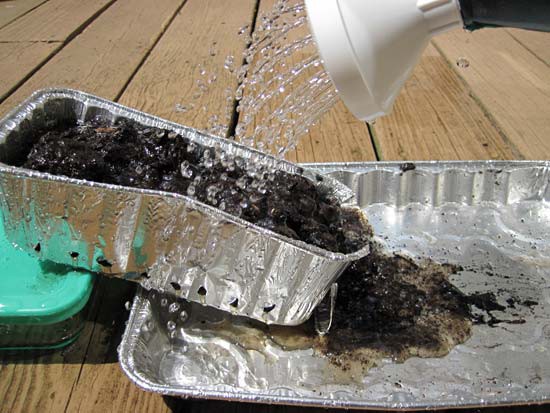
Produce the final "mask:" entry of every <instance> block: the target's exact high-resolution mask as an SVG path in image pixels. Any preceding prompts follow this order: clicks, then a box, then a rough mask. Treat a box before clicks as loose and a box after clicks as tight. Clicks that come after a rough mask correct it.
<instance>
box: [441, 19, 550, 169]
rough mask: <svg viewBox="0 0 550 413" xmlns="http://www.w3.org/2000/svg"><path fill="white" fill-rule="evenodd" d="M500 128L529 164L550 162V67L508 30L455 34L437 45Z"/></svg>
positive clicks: (442, 37)
mask: <svg viewBox="0 0 550 413" xmlns="http://www.w3.org/2000/svg"><path fill="white" fill-rule="evenodd" d="M435 43H436V45H437V46H438V47H439V49H440V50H441V52H442V53H443V54H444V55H445V57H446V58H447V59H448V61H449V62H451V63H452V62H456V61H457V59H458V58H460V57H464V58H466V59H467V60H468V61H469V62H470V65H469V66H468V67H465V68H459V67H456V66H455V68H456V71H457V72H458V73H459V74H460V76H462V77H463V78H464V80H465V81H466V82H467V84H468V86H469V87H470V88H471V91H472V93H473V94H474V95H475V96H476V98H477V99H479V101H480V103H481V104H482V105H483V107H484V108H485V110H486V111H487V112H489V113H490V114H491V116H492V117H493V119H494V120H495V121H496V123H497V125H498V127H499V128H500V129H501V130H502V131H503V133H504V134H506V136H507V137H508V139H509V140H510V141H511V142H512V143H513V144H514V145H515V146H516V147H517V148H518V150H519V151H520V153H521V154H522V155H523V156H524V157H525V158H527V159H540V158H543V159H547V158H548V157H549V156H550V140H549V139H548V136H550V121H549V119H550V67H549V66H548V65H547V64H546V63H544V62H543V61H541V60H540V59H538V58H537V57H536V56H535V55H533V53H531V52H530V51H529V50H527V49H526V48H525V47H523V46H522V44H520V43H519V42H518V41H516V40H515V39H514V38H513V37H512V36H511V35H510V33H508V32H507V31H506V30H480V31H478V32H474V33H466V32H463V31H454V32H451V33H448V34H445V35H442V36H440V37H438V38H436V40H435Z"/></svg>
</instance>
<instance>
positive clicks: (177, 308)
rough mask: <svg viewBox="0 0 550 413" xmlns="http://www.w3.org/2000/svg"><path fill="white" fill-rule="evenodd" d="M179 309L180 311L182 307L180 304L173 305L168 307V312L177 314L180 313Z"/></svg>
mask: <svg viewBox="0 0 550 413" xmlns="http://www.w3.org/2000/svg"><path fill="white" fill-rule="evenodd" d="M179 309H180V305H179V304H178V303H172V304H170V306H169V307H168V311H170V312H171V313H176V312H178V310H179Z"/></svg>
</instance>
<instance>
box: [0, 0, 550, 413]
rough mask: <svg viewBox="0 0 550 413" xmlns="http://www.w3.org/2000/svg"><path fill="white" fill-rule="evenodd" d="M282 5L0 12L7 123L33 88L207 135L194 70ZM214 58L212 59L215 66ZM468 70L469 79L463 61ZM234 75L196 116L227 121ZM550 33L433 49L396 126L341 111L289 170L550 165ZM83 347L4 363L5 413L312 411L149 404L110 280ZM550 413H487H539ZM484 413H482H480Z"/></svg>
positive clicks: (512, 33) (456, 37) (235, 47)
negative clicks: (127, 360)
mask: <svg viewBox="0 0 550 413" xmlns="http://www.w3.org/2000/svg"><path fill="white" fill-rule="evenodd" d="M272 3H273V0H231V1H228V0H226V1H223V0H162V1H158V2H152V1H150V0H94V1H84V0H11V1H0V115H3V114H5V113H6V112H7V111H9V110H10V109H11V108H13V107H14V106H15V105H16V104H18V103H19V102H20V101H21V100H22V99H24V98H26V97H27V96H29V94H30V93H31V92H33V91H34V90H36V89H40V88H44V87H51V86H63V87H71V88H76V89H80V90H84V91H87V92H91V93H93V94H96V95H99V96H102V97H105V98H107V99H112V100H115V101H118V102H121V103H123V104H126V105H129V106H132V107H135V108H138V109H142V110H144V111H147V112H150V113H152V114H155V115H159V116H161V117H164V118H168V119H171V120H174V121H176V122H181V123H185V124H188V125H190V126H194V127H198V128H205V127H206V126H207V124H208V114H207V113H205V112H204V111H201V110H199V109H196V110H191V111H189V112H186V113H181V112H176V111H175V110H174V106H175V104H176V103H178V102H181V103H185V102H189V101H191V95H192V94H193V93H194V88H193V81H194V79H195V78H196V73H197V70H198V67H199V65H201V64H204V62H206V61H209V62H210V63H209V65H211V66H212V67H221V66H223V60H224V58H225V56H227V55H230V54H231V55H235V56H240V55H241V53H242V51H243V50H244V47H245V44H244V42H243V40H242V39H241V38H240V37H239V36H238V35H237V32H238V29H239V27H241V26H243V25H245V24H249V25H250V24H251V23H252V22H253V21H254V19H255V16H256V14H257V12H258V10H264V9H267V8H269V7H270V5H271V4H272ZM212 48H215V56H210V54H211V51H212ZM459 58H465V59H467V60H468V62H469V66H468V67H459V66H458V65H457V64H456V62H457V59H459ZM236 86H237V85H236V82H235V80H234V79H232V78H231V77H230V76H227V77H224V76H223V74H222V75H221V76H219V77H218V81H217V82H216V83H214V84H213V85H211V87H210V89H209V91H208V93H205V94H204V95H203V96H201V97H200V99H199V101H198V103H197V107H199V106H201V105H203V104H208V105H209V108H211V110H212V112H214V113H220V112H222V111H223V105H224V104H225V98H224V96H225V93H226V89H227V88H232V89H234V88H236ZM549 157H550V34H543V33H532V32H523V31H519V30H487V31H480V32H478V33H477V32H476V33H474V34H469V33H465V32H463V31H461V30H457V31H455V32H452V33H450V34H447V35H444V36H442V37H439V38H437V39H436V40H435V41H434V42H433V43H432V44H431V45H430V46H429V47H428V49H427V50H426V52H425V54H424V56H423V58H422V61H421V63H420V65H419V66H418V67H417V69H416V71H415V72H414V75H413V76H412V78H411V79H410V80H409V82H408V83H407V86H406V88H405V90H404V91H403V93H402V94H401V96H400V97H399V99H398V102H397V104H396V106H395V110H394V112H393V114H392V115H391V116H388V117H386V118H384V119H380V120H379V121H377V123H376V124H375V125H374V126H372V127H368V126H367V125H366V124H365V123H362V122H359V121H357V120H355V119H354V118H353V117H352V116H351V115H350V114H349V113H348V112H347V111H346V109H345V108H344V106H343V105H341V104H340V105H337V106H336V107H335V108H334V110H332V111H331V112H330V113H329V114H327V115H326V116H325V117H324V119H323V120H322V121H321V122H320V124H319V125H318V126H317V127H315V128H313V129H312V130H311V132H310V133H309V135H308V136H307V137H305V138H304V139H303V140H302V142H301V144H300V146H299V147H298V149H297V150H296V151H295V152H294V153H292V154H290V155H289V159H291V160H294V161H299V162H309V161H312V162H313V161H315V162H324V161H374V160H427V159H436V160H437V159H549ZM98 292H99V294H98V297H97V300H96V301H95V303H94V306H93V308H92V311H91V314H90V317H89V321H88V322H87V324H86V327H85V330H84V332H83V334H82V335H81V337H80V338H79V340H78V341H77V343H75V344H74V345H73V346H71V347H70V348H69V349H66V350H63V351H59V352H55V353H53V354H49V355H45V356H44V355H43V356H35V355H31V354H26V355H23V356H21V355H20V356H5V355H4V356H0V357H2V358H1V360H2V363H1V365H0V412H9V413H16V412H41V413H46V412H52V413H57V412H107V411H114V412H119V413H123V412H128V413H131V412H132V413H133V412H143V413H144V412H170V411H172V412H244V411H247V412H248V411H250V412H306V411H312V410H313V409H300V408H290V407H276V406H260V405H246V404H237V403H225V402H216V401H194V400H189V401H183V400H178V399H173V398H169V397H162V396H160V395H158V394H153V393H147V392H144V391H141V390H140V389H138V388H137V387H136V386H134V385H133V384H132V383H131V382H130V381H129V380H128V379H127V378H126V377H125V376H124V374H123V373H122V371H121V370H120V368H119V366H118V364H117V357H116V347H117V345H118V343H119V341H120V337H121V333H122V330H123V329H124V322H125V320H126V318H127V316H128V313H127V311H126V310H125V309H124V302H125V301H127V300H129V299H131V297H132V295H133V293H134V289H133V286H131V285H127V284H126V283H124V282H113V281H108V280H101V281H100V282H99V286H98ZM548 409H549V407H548V406H546V407H544V406H539V407H513V408H508V409H500V408H499V409H487V410H486V411H487V412H491V413H494V412H497V411H498V412H508V413H511V412H543V411H548ZM476 411H477V410H476Z"/></svg>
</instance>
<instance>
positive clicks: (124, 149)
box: [23, 119, 370, 253]
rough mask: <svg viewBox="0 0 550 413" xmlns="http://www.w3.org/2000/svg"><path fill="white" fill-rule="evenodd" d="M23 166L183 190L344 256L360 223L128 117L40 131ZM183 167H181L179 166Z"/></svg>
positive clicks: (356, 245)
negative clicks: (113, 122) (111, 121)
mask: <svg viewBox="0 0 550 413" xmlns="http://www.w3.org/2000/svg"><path fill="white" fill-rule="evenodd" d="M35 141H36V142H35V144H34V145H33V146H32V149H31V151H30V153H29V155H28V157H27V159H26V161H25V162H24V164H23V167H25V168H28V169H33V170H36V171H41V172H48V173H51V174H54V175H61V176H67V177H70V178H77V179H85V180H88V181H94V182H102V183H109V184H115V185H122V186H129V187H136V188H143V189H153V190H162V191H167V192H174V193H178V194H183V195H188V196H192V197H194V198H196V199H197V200H199V201H201V202H204V203H206V204H209V205H211V206H214V207H217V208H219V209H222V210H224V211H226V212H228V213H230V214H232V215H234V216H237V217H241V218H243V219H245V220H247V221H249V222H252V223H254V224H257V225H260V226H262V227H264V228H267V229H270V230H272V231H274V232H277V233H279V234H282V235H285V236H287V237H290V238H293V239H297V240H302V241H305V242H307V243H309V244H313V245H316V246H318V247H321V248H323V249H326V250H329V251H335V252H341V253H351V252H354V251H357V250H359V249H360V248H362V247H363V246H364V245H365V244H366V243H367V241H368V239H369V236H370V234H369V230H368V226H367V225H366V224H365V222H364V220H363V219H362V218H361V217H359V216H358V215H357V214H356V213H355V212H353V211H350V210H346V209H344V208H342V207H341V206H340V205H339V203H338V201H337V200H336V198H335V197H333V196H331V194H330V191H329V190H328V189H327V188H326V187H325V186H324V185H323V183H322V181H323V179H322V177H319V178H318V181H319V182H317V183H313V182H312V181H310V180H309V179H306V178H304V177H302V176H300V175H293V174H289V173H285V172H282V171H267V170H265V169H260V168H257V167H256V166H255V165H252V166H251V165H248V164H247V162H245V161H244V160H243V159H240V158H239V159H237V158H234V157H230V156H229V155H226V154H221V152H220V150H219V149H218V150H217V151H215V150H214V149H213V148H205V147H201V146H199V145H196V144H194V143H191V142H190V141H189V140H188V139H187V138H185V137H182V136H181V135H178V134H176V133H175V132H171V131H169V130H164V129H158V128H151V127H146V126H142V125H140V124H138V123H135V122H133V121H130V120H125V119H123V120H120V121H118V122H117V123H116V124H115V125H111V124H109V123H107V122H102V121H93V122H87V123H84V124H78V125H77V124H73V125H68V126H66V127H64V128H59V126H56V127H52V128H51V129H49V130H44V131H41V134H40V136H39V137H37V138H36V139H35ZM182 164H183V167H182Z"/></svg>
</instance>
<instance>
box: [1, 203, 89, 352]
mask: <svg viewBox="0 0 550 413" xmlns="http://www.w3.org/2000/svg"><path fill="white" fill-rule="evenodd" d="M0 214H1V212H0ZM0 218H1V215H0ZM93 286H94V276H93V274H89V273H82V272H76V271H69V270H68V269H67V268H66V267H63V266H59V265H56V264H51V263H43V262H40V261H39V260H38V259H36V258H33V257H31V256H29V255H27V254H26V253H25V252H22V251H19V250H18V249H16V248H14V247H13V246H12V245H11V244H10V242H9V241H8V240H7V239H6V236H5V233H4V225H3V222H2V220H1V219H0V350H24V349H54V348H60V347H63V346H65V345H67V344H70V343H71V342H73V341H74V340H76V338H77V337H78V335H79V334H80V332H81V331H82V328H83V326H84V321H85V311H86V308H87V307H86V304H87V303H88V301H89V300H90V296H91V293H92V290H93Z"/></svg>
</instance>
